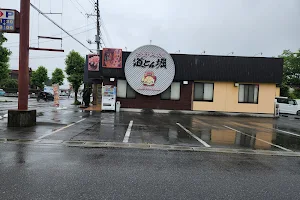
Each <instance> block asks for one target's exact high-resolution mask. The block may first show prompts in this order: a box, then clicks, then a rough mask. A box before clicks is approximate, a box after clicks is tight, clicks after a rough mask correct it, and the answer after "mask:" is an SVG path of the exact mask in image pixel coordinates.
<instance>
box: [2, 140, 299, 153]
mask: <svg viewBox="0 0 300 200" xmlns="http://www.w3.org/2000/svg"><path fill="white" fill-rule="evenodd" d="M1 143H7V144H25V145H26V144H27V145H63V146H67V147H81V148H119V149H146V150H167V151H183V152H211V153H227V154H248V155H265V156H286V157H300V152H287V151H270V150H252V149H226V148H209V147H197V146H196V147H193V146H179V145H164V144H146V143H122V142H98V141H63V140H47V139H40V140H39V139H37V140H34V139H11V138H0V144H1Z"/></svg>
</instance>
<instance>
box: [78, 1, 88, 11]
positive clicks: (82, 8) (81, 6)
mask: <svg viewBox="0 0 300 200" xmlns="http://www.w3.org/2000/svg"><path fill="white" fill-rule="evenodd" d="M75 1H76V2H77V4H78V5H79V6H80V7H81V8H82V9H83V10H84V12H85V13H87V12H86V10H85V9H84V7H82V5H81V4H80V3H79V2H78V0H75Z"/></svg>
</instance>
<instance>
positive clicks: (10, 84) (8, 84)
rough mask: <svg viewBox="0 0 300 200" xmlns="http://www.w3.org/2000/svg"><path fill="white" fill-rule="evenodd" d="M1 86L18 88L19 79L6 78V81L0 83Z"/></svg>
mask: <svg viewBox="0 0 300 200" xmlns="http://www.w3.org/2000/svg"><path fill="white" fill-rule="evenodd" d="M0 87H1V88H9V89H16V88H18V81H17V80H15V79H10V78H8V79H5V80H4V81H1V84H0Z"/></svg>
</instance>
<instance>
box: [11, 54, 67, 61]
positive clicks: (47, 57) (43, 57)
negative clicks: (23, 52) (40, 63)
mask: <svg viewBox="0 0 300 200" xmlns="http://www.w3.org/2000/svg"><path fill="white" fill-rule="evenodd" d="M66 56H67V55H63V56H41V57H31V58H29V59H30V60H32V59H50V58H61V57H66ZM10 59H12V60H15V59H19V58H18V57H17V58H16V57H14V58H10Z"/></svg>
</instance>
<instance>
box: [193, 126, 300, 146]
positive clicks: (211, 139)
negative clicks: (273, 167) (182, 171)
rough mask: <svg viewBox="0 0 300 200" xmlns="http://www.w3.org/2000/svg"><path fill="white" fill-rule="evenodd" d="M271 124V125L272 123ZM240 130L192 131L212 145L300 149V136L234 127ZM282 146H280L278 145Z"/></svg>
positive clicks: (262, 129) (194, 129)
mask: <svg viewBox="0 0 300 200" xmlns="http://www.w3.org/2000/svg"><path fill="white" fill-rule="evenodd" d="M270 126H271V125H270ZM234 129H236V130H239V131H234V130H230V129H226V128H218V129H215V128H207V127H206V128H205V129H198V128H192V129H191V131H192V132H193V133H194V134H195V135H197V136H198V137H199V138H201V139H202V140H204V141H205V142H206V143H208V144H210V145H211V146H212V147H227V148H228V147H232V148H250V149H257V150H276V151H281V150H285V149H289V150H292V151H299V150H300V137H296V136H292V135H288V134H283V133H279V132H276V131H275V130H271V129H266V128H258V127H256V128H251V129H250V128H249V127H248V128H247V127H234ZM278 146H280V147H278Z"/></svg>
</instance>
